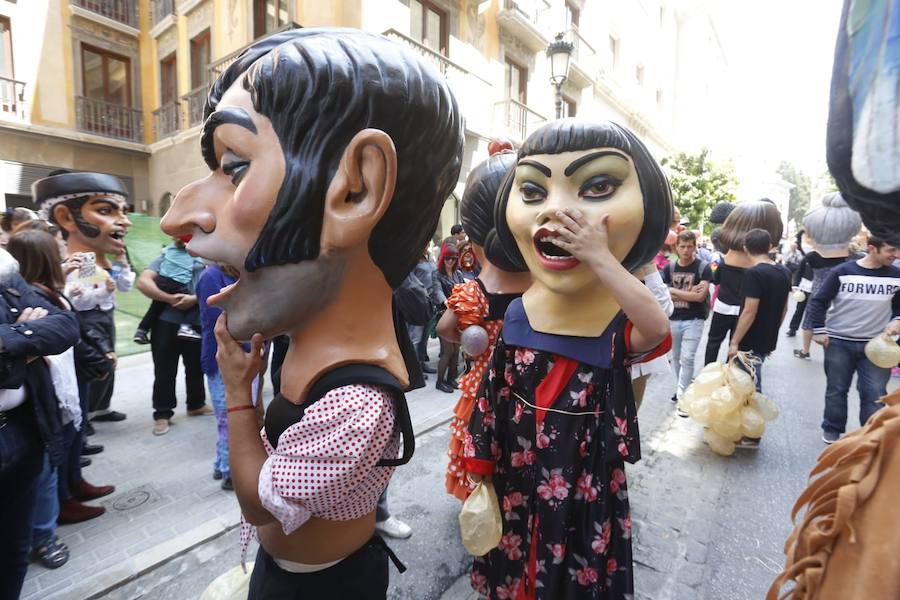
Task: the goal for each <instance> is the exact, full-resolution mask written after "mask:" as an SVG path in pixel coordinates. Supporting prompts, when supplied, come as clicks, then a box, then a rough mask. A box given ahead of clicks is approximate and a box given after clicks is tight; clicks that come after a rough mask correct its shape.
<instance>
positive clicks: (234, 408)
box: [228, 404, 256, 413]
mask: <svg viewBox="0 0 900 600" xmlns="http://www.w3.org/2000/svg"><path fill="white" fill-rule="evenodd" d="M239 410H256V407H255V406H253V405H252V404H243V405H241V406H229V407H228V412H230V413H233V412H237V411H239Z"/></svg>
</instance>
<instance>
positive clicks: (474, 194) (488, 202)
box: [459, 146, 525, 272]
mask: <svg viewBox="0 0 900 600" xmlns="http://www.w3.org/2000/svg"><path fill="white" fill-rule="evenodd" d="M515 164H516V154H515V153H514V152H513V151H512V146H510V147H509V149H508V150H506V151H504V150H501V151H499V152H498V153H496V154H494V155H492V156H490V157H489V158H488V159H487V160H486V161H484V162H482V163H481V164H479V165H478V166H476V167H475V168H473V169H472V170H471V171H470V172H469V176H468V177H467V178H466V191H465V192H464V193H463V197H462V201H461V202H460V203H459V216H460V220H461V221H462V225H463V228H464V229H465V232H466V233H467V234H468V235H469V239H470V240H471V241H472V243H473V244H476V245H478V246H481V248H482V250H483V251H484V257H485V258H486V259H487V260H488V262H490V263H491V264H492V265H494V266H495V267H497V268H498V269H501V270H503V271H511V272H521V271H525V269H524V268H522V267H521V266H518V265H516V264H515V263H514V262H513V261H512V260H511V259H510V258H509V256H507V254H506V251H505V250H504V249H503V245H502V244H501V243H500V238H499V237H498V236H497V229H496V227H494V205H495V204H496V203H497V192H498V191H499V190H500V186H501V185H502V184H503V181H504V179H505V178H506V176H507V174H508V173H509V171H510V170H511V169H512V168H513V166H514V165H515Z"/></svg>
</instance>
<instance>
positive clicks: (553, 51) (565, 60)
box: [547, 33, 575, 119]
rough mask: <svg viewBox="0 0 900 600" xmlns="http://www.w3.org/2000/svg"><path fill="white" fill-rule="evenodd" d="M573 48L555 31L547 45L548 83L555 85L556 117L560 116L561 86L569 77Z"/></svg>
mask: <svg viewBox="0 0 900 600" xmlns="http://www.w3.org/2000/svg"><path fill="white" fill-rule="evenodd" d="M574 48H575V46H573V45H572V44H571V43H570V42H567V41H565V40H563V34H562V33H557V34H556V40H555V41H553V42H552V43H551V44H550V45H549V46H547V58H549V59H550V83H552V84H553V85H555V86H556V118H557V119H561V118H562V91H561V90H562V86H563V84H564V83H565V82H566V79H568V78H569V59H570V58H571V57H572V50H573V49H574Z"/></svg>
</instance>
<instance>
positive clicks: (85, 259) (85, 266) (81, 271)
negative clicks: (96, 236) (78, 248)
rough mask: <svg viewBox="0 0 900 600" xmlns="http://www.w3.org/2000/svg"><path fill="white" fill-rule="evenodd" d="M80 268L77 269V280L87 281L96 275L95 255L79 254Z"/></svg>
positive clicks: (91, 253) (89, 253)
mask: <svg viewBox="0 0 900 600" xmlns="http://www.w3.org/2000/svg"><path fill="white" fill-rule="evenodd" d="M80 254H81V267H79V268H78V278H79V279H88V278H89V277H93V276H94V275H95V274H96V273H97V255H96V254H94V253H93V252H81V253H80Z"/></svg>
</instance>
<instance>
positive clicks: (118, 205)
mask: <svg viewBox="0 0 900 600" xmlns="http://www.w3.org/2000/svg"><path fill="white" fill-rule="evenodd" d="M88 204H90V205H92V206H93V205H94V204H107V205H109V206H111V207H112V208H116V209H118V208H122V206H123V205H124V204H125V203H124V202H122V201H121V200H113V199H112V198H94V199H93V200H91V201H90V202H88Z"/></svg>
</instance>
